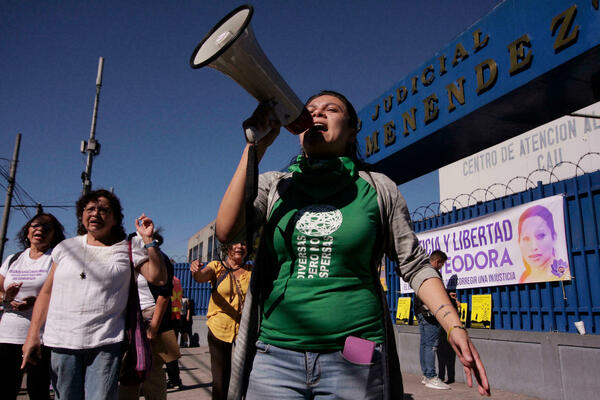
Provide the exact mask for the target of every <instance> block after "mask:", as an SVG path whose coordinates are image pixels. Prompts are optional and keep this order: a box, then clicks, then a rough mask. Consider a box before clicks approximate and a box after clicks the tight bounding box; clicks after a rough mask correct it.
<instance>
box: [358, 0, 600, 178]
mask: <svg viewBox="0 0 600 400" xmlns="http://www.w3.org/2000/svg"><path fill="white" fill-rule="evenodd" d="M599 43H600V11H599V10H598V1H595V0H588V1H564V0H562V1H561V0H536V1H527V2H524V1H516V0H507V1H505V2H503V3H501V4H500V5H498V6H497V7H496V8H494V10H492V11H491V12H490V14H488V15H487V16H486V17H484V18H483V19H481V20H480V21H479V22H477V23H476V24H474V25H473V26H472V27H471V28H469V29H468V30H467V31H465V32H464V33H463V34H461V35H460V36H459V37H458V38H457V39H455V40H454V41H453V42H451V43H450V44H449V45H448V46H447V47H446V48H444V49H442V50H441V51H440V52H438V53H436V54H435V55H434V56H433V57H432V58H431V59H430V60H428V61H427V62H426V63H424V64H423V65H421V66H420V67H419V68H417V69H416V71H415V72H414V73H412V74H409V75H408V76H407V77H405V78H404V79H402V80H401V81H400V82H398V83H397V84H396V85H394V86H393V87H392V88H390V90H389V91H387V92H386V93H384V94H383V95H382V96H380V97H379V98H377V99H376V100H375V101H373V102H372V103H371V104H370V105H368V106H367V107H366V108H365V109H363V110H361V112H360V113H359V118H360V120H361V129H360V132H359V146H360V147H361V151H362V153H363V154H364V155H365V157H366V161H368V162H370V163H374V164H377V166H378V168H379V169H380V170H381V171H382V172H384V173H386V174H388V175H389V176H391V177H392V178H393V179H394V180H395V181H396V182H397V183H402V182H405V181H408V180H410V179H412V178H415V177H417V176H420V175H423V174H425V173H427V172H430V171H432V170H435V169H437V168H439V167H441V166H443V165H447V164H449V163H451V162H454V161H456V160H459V159H461V158H463V157H466V156H468V155H470V154H473V153H476V152H478V151H480V150H482V149H484V148H487V147H489V146H492V145H494V144H497V143H500V142H502V141H504V140H507V139H509V138H511V137H513V136H515V135H517V134H520V133H522V132H525V131H527V130H530V129H532V128H534V127H536V126H538V125H540V124H543V123H545V122H547V121H550V120H552V119H555V118H558V117H560V116H562V115H565V114H567V113H569V112H571V111H573V110H577V109H580V108H582V107H585V106H587V105H589V104H591V103H593V102H595V101H597V100H598V99H600V45H599Z"/></svg>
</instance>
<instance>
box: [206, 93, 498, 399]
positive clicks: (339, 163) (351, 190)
mask: <svg viewBox="0 0 600 400" xmlns="http://www.w3.org/2000/svg"><path fill="white" fill-rule="evenodd" d="M306 108H307V109H308V111H309V112H310V113H311V115H312V119H313V124H312V126H311V127H310V128H309V129H307V130H306V131H304V132H303V133H301V134H300V135H299V138H300V145H301V146H302V154H300V155H299V156H298V157H297V158H296V160H295V162H294V163H293V164H292V165H291V166H290V167H289V169H288V171H287V172H278V171H273V172H267V173H265V174H262V175H260V177H259V183H258V195H257V197H256V199H255V201H254V209H253V214H252V215H247V211H246V210H245V208H244V187H245V185H246V165H247V164H246V160H247V157H248V152H249V146H250V145H248V146H246V149H245V150H244V153H243V155H242V159H241V161H240V164H239V166H238V168H237V170H236V172H235V174H234V176H233V178H232V180H231V182H230V184H229V187H228V188H227V191H226V192H225V195H224V197H223V200H222V202H221V206H220V208H219V212H218V215H217V221H216V233H217V237H218V238H219V240H220V241H221V242H224V243H226V242H230V241H232V240H233V239H234V238H235V237H236V236H237V235H238V234H239V233H240V231H242V229H243V226H244V225H245V223H246V222H247V219H248V222H251V224H252V226H255V227H261V226H262V228H263V229H262V236H261V240H260V245H259V249H258V250H257V253H256V260H255V267H254V272H253V275H252V280H251V283H250V290H249V293H248V295H247V297H246V304H245V306H244V311H243V315H242V320H241V325H240V331H239V335H238V338H237V341H236V349H235V354H234V357H233V365H232V377H231V383H230V388H229V398H230V399H231V398H233V399H237V398H241V397H244V396H245V398H246V399H282V398H285V399H287V398H299V399H304V398H306V399H312V398H317V399H318V398H336V399H357V398H364V399H398V398H402V379H401V376H400V365H399V361H398V354H397V349H396V344H395V339H394V329H393V325H392V321H391V319H390V314H389V310H388V306H387V303H386V299H385V295H384V292H383V290H382V287H381V285H380V283H379V271H378V268H379V263H380V260H381V258H382V256H383V254H385V255H387V257H389V258H390V259H391V260H392V261H395V262H396V263H397V265H398V267H397V269H396V272H397V273H398V274H399V275H400V276H401V277H402V278H403V279H404V280H405V281H407V282H409V283H410V284H411V286H412V287H413V289H414V290H415V292H416V293H417V294H418V295H419V297H421V298H422V300H423V301H424V302H425V304H427V306H428V307H429V309H431V310H442V309H443V312H438V313H436V316H437V318H438V320H439V322H440V324H441V325H442V326H443V327H444V329H446V331H447V332H448V337H449V341H450V343H451V344H452V346H453V348H454V349H455V351H456V353H457V354H458V356H459V358H460V360H461V362H462V363H463V365H464V368H465V372H466V376H467V384H468V385H469V386H471V385H472V376H473V375H475V378H476V380H477V384H478V389H479V393H480V394H482V395H489V394H490V387H489V384H488V380H487V376H486V373H485V368H484V366H483V364H482V362H481V360H480V358H479V354H478V352H477V350H476V348H475V346H474V345H473V343H472V342H471V340H470V339H469V337H468V335H467V331H466V330H465V329H464V327H463V326H462V324H461V322H460V319H459V316H458V314H457V312H456V310H455V309H454V308H453V307H452V305H451V301H450V299H449V298H448V296H447V294H446V291H445V289H444V286H443V284H442V281H441V279H440V278H439V275H438V274H437V273H436V271H435V270H434V269H433V268H432V267H431V265H430V264H429V259H428V255H427V253H426V252H425V250H424V249H423V248H422V247H420V246H419V243H418V240H417V238H416V236H415V234H414V232H413V231H412V229H411V226H410V221H409V217H408V210H407V207H406V203H405V201H404V199H403V198H402V195H401V194H400V193H399V191H398V189H397V187H396V184H395V183H394V182H393V181H392V180H390V179H389V178H388V177H386V176H385V175H383V174H380V173H376V172H373V171H372V170H371V168H369V165H367V164H365V163H363V162H362V161H361V160H360V158H359V156H358V152H357V145H356V135H357V123H358V118H357V114H356V111H355V110H354V107H353V106H352V104H351V103H350V102H349V101H348V100H347V99H346V98H345V97H344V96H343V95H341V94H339V93H337V92H333V91H323V92H320V93H318V94H316V95H314V96H312V97H311V98H309V100H308V101H307V103H306ZM271 115H273V114H272V112H271V110H270V108H269V106H268V105H267V104H261V105H259V107H258V108H257V110H256V111H255V112H254V114H253V115H252V117H251V118H250V119H249V120H247V121H246V122H245V126H247V125H254V126H256V127H258V128H259V129H264V128H268V129H270V130H271V131H270V133H269V134H268V135H267V136H265V138H264V139H262V140H261V141H259V142H258V143H257V144H255V146H256V153H257V156H258V159H259V160H260V159H261V158H262V157H263V155H264V153H265V151H266V150H267V148H268V147H269V145H270V144H271V143H272V142H273V140H275V138H276V137H277V134H278V133H279V127H280V126H279V124H278V123H277V121H276V120H275V119H274V118H272V117H270V116H271ZM249 251H250V249H249Z"/></svg>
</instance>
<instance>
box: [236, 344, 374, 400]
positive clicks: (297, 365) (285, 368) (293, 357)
mask: <svg viewBox="0 0 600 400" xmlns="http://www.w3.org/2000/svg"><path fill="white" fill-rule="evenodd" d="M380 347H381V346H377V347H376V349H375V352H374V353H373V360H372V362H371V363H369V364H358V363H354V362H351V361H348V360H346V359H345V358H344V356H343V355H342V352H341V351H334V352H331V353H312V352H303V351H294V350H287V349H282V348H280V347H276V346H273V345H270V344H265V343H263V342H261V341H260V340H259V341H258V342H256V349H257V352H256V357H255V358H254V363H253V364H252V372H251V373H250V382H249V384H248V391H247V394H246V399H247V400H262V399H277V400H281V399H286V400H287V399H351V400H354V399H382V398H383V368H382V365H381V357H382V355H381V349H380Z"/></svg>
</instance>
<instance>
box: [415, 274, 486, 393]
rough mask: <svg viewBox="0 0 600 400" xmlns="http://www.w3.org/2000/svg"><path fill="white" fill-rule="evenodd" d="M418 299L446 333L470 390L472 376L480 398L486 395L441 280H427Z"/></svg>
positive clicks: (467, 340) (482, 371)
mask: <svg viewBox="0 0 600 400" xmlns="http://www.w3.org/2000/svg"><path fill="white" fill-rule="evenodd" d="M418 296H419V298H420V299H421V300H423V303H425V304H426V305H427V307H429V310H430V311H431V312H432V313H433V315H434V316H435V318H436V319H437V320H438V322H439V323H440V325H441V326H442V328H444V330H445V331H446V332H447V333H448V341H449V342H450V344H451V345H452V348H453V349H454V351H455V352H456V355H457V356H458V359H459V360H460V362H461V363H462V365H463V368H464V370H465V375H466V376H467V385H468V386H469V387H473V375H475V379H476V381H477V389H478V390H479V394H480V395H482V396H489V395H490V394H491V392H490V384H489V382H488V379H487V374H486V372H485V367H484V366H483V362H482V361H481V358H480V357H479V352H478V351H477V349H476V348H475V345H474V344H473V342H472V341H471V339H470V338H469V335H468V334H467V330H466V329H465V328H464V326H463V324H462V322H461V320H460V317H459V315H458V312H457V311H456V309H455V308H454V306H453V305H452V302H451V301H450V298H449V297H448V294H447V293H446V289H445V288H444V285H443V283H442V280H441V279H437V278H430V279H427V280H426V281H425V282H423V284H422V285H421V287H420V288H419V292H418Z"/></svg>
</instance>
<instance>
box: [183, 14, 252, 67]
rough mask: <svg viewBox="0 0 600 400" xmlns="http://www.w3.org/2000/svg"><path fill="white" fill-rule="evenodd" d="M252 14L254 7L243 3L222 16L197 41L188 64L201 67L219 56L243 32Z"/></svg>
mask: <svg viewBox="0 0 600 400" xmlns="http://www.w3.org/2000/svg"><path fill="white" fill-rule="evenodd" d="M253 14H254V8H252V6H251V5H249V4H245V5H243V6H239V7H238V8H236V9H235V10H233V11H231V12H230V13H229V14H227V15H226V16H225V17H223V19H221V20H220V21H219V23H217V24H216V25H215V26H214V27H213V28H212V29H211V30H210V31H209V32H208V33H207V34H206V36H204V38H203V39H202V40H201V41H200V43H198V45H197V46H196V48H195V49H194V52H193V53H192V57H191V58H190V66H191V67H192V68H202V67H204V66H206V65H209V64H210V63H211V62H213V61H214V60H216V59H217V58H219V57H220V56H221V54H223V53H225V52H226V51H227V49H228V48H229V47H230V46H231V45H232V44H233V43H235V41H236V40H237V39H238V38H239V37H240V35H241V34H242V33H243V32H244V30H245V29H246V27H247V26H248V25H249V24H250V20H251V19H252V15H253Z"/></svg>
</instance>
